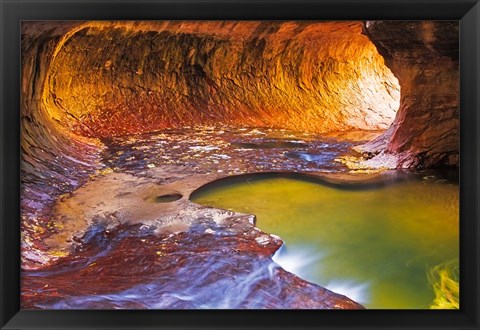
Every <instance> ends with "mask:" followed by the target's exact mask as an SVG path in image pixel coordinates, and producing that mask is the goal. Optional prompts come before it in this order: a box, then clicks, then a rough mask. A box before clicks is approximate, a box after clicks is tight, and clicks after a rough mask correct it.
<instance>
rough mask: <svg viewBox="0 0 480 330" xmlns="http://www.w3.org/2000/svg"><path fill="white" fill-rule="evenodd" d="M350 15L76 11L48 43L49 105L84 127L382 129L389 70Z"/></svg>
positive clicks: (76, 127)
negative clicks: (111, 18) (273, 17)
mask: <svg viewBox="0 0 480 330" xmlns="http://www.w3.org/2000/svg"><path fill="white" fill-rule="evenodd" d="M361 30H362V26H361V23H360V22H329V23H325V22H324V23H299V22H163V23H162V22H158V23H154V22H152V23H128V22H127V23H118V22H117V23H115V22H95V23H85V24H82V25H80V26H78V27H75V28H74V29H73V30H72V31H71V32H70V33H68V34H67V35H66V37H64V38H63V39H62V40H61V42H60V43H59V44H58V46H57V48H56V50H55V52H54V55H53V59H52V62H51V64H50V67H49V69H48V73H47V78H46V79H47V80H46V84H45V87H44V88H45V89H44V99H45V105H46V109H47V111H48V112H49V115H50V116H51V117H52V118H54V119H55V120H56V121H58V122H59V123H61V125H62V126H63V127H65V128H68V129H69V130H71V131H73V132H75V133H77V134H79V135H84V136H90V137H105V136H115V135H124V134H129V133H138V132H146V131H152V130H158V129H162V128H167V127H184V126H190V125H210V124H216V123H223V124H233V125H243V126H261V127H265V126H267V127H278V128H287V129H292V130H298V131H300V130H302V131H310V132H326V131H338V130H350V129H385V128H387V127H388V126H389V125H390V123H391V122H392V121H393V118H394V116H395V113H396V110H397V109H398V102H399V87H398V82H397V79H396V78H395V77H394V76H393V74H392V73H391V72H390V70H389V69H388V68H387V67H386V66H385V65H384V62H383V58H382V57H381V56H380V55H379V54H378V52H377V50H376V48H375V46H374V45H373V44H372V43H371V42H370V41H369V40H368V38H367V37H366V36H364V35H362V34H361Z"/></svg>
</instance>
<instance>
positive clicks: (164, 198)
mask: <svg viewBox="0 0 480 330" xmlns="http://www.w3.org/2000/svg"><path fill="white" fill-rule="evenodd" d="M182 197H183V196H182V195H180V194H177V193H172V194H165V195H159V196H157V197H155V198H154V200H153V201H154V202H155V203H169V202H174V201H177V200H179V199H180V198H182Z"/></svg>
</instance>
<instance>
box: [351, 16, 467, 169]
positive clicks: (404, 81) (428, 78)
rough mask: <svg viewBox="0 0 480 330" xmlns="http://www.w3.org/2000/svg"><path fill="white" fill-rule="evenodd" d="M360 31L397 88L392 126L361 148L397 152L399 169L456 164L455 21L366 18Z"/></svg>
mask: <svg viewBox="0 0 480 330" xmlns="http://www.w3.org/2000/svg"><path fill="white" fill-rule="evenodd" d="M364 33H365V34H366V35H367V36H368V37H369V38H370V40H371V41H372V42H373V43H374V44H375V45H376V46H377V49H378V52H379V53H380V54H381V55H382V56H383V57H384V58H385V63H386V64H387V66H388V67H389V68H390V69H391V70H392V72H393V73H394V74H395V76H396V77H397V78H398V81H399V83H400V86H401V100H400V109H399V110H398V113H397V116H396V118H395V120H394V122H393V124H392V126H391V127H390V128H389V129H388V130H387V132H386V133H385V134H384V135H383V136H381V137H379V138H377V139H376V140H374V141H373V142H372V143H369V144H367V145H364V146H362V147H360V148H359V150H361V151H366V152H370V153H374V154H376V153H378V152H385V153H391V154H395V155H396V156H397V164H398V166H399V167H435V166H442V165H448V166H458V160H459V157H458V155H459V133H460V126H459V119H460V116H459V96H460V89H459V65H458V50H459V48H458V47H459V45H458V37H459V34H458V22H457V21H455V22H445V21H442V22H440V21H439V22H428V21H426V22H389V21H369V22H366V23H365V26H364Z"/></svg>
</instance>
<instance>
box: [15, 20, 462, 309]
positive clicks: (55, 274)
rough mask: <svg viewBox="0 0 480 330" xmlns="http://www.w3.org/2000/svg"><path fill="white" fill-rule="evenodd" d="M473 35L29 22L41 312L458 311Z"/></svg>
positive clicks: (24, 245)
mask: <svg viewBox="0 0 480 330" xmlns="http://www.w3.org/2000/svg"><path fill="white" fill-rule="evenodd" d="M458 30H459V26H458V22H456V21H65V22H62V21H29V22H27V21H25V22H23V23H22V39H21V46H22V47H21V50H22V59H21V61H22V68H21V70H22V71H21V156H22V160H21V219H20V222H21V267H22V272H21V280H22V281H21V283H22V285H21V304H22V308H23V309H364V308H367V309H369V308H374V309H429V308H435V309H458V308H459V306H460V302H459V185H458V166H459V134H460V131H459V61H458V50H459V45H458Z"/></svg>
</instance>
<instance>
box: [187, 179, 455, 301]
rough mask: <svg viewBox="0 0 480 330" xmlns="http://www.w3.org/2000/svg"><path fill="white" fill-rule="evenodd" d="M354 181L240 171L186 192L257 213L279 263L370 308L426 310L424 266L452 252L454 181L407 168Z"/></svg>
mask: <svg viewBox="0 0 480 330" xmlns="http://www.w3.org/2000/svg"><path fill="white" fill-rule="evenodd" d="M352 187H353V186H352V185H345V184H343V185H332V184H327V183H325V182H320V181H315V180H311V179H305V178H304V177H303V178H302V177H292V176H287V177H285V176H284V177H282V176H272V175H250V176H248V175H247V176H242V177H240V178H239V177H236V178H234V179H224V180H222V181H220V182H217V183H215V184H210V185H208V186H207V187H205V188H202V189H200V190H199V191H197V192H196V193H194V195H192V198H191V199H192V201H194V202H196V203H199V204H203V205H207V206H212V207H218V208H223V209H230V210H234V211H237V212H241V213H250V214H255V215H256V218H257V222H256V226H257V227H259V228H260V229H262V230H263V231H265V232H268V233H273V234H277V235H279V236H280V237H281V238H282V239H283V241H284V246H283V247H282V249H281V250H280V251H278V252H277V254H276V256H275V258H274V260H275V261H276V262H277V263H279V264H280V265H281V266H282V267H284V268H285V269H287V270H289V271H291V272H293V273H295V274H297V275H298V276H300V277H302V278H304V279H307V280H309V281H311V282H314V283H316V284H319V285H321V286H324V287H327V288H329V289H331V290H333V291H336V292H339V293H343V294H345V295H347V296H349V297H350V298H352V299H354V300H356V301H358V302H360V303H362V304H363V305H364V306H365V307H367V308H379V309H390V308H394V309H424V308H428V307H429V305H430V304H431V302H432V300H433V298H434V292H433V290H432V287H431V285H430V284H429V283H428V280H427V272H428V271H429V269H430V268H431V267H433V266H435V265H438V264H440V263H443V262H447V261H449V260H451V259H454V258H458V254H459V247H458V245H459V206H458V205H459V204H458V196H459V188H458V185H457V184H455V183H451V182H448V181H445V180H438V177H434V176H432V177H422V176H418V175H417V176H413V175H412V176H409V177H408V179H404V180H402V181H400V182H395V183H387V184H385V182H384V183H381V184H379V185H374V186H372V185H369V186H364V187H361V186H360V187H359V186H356V187H355V188H352Z"/></svg>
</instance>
